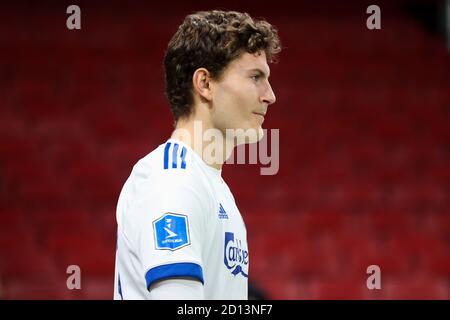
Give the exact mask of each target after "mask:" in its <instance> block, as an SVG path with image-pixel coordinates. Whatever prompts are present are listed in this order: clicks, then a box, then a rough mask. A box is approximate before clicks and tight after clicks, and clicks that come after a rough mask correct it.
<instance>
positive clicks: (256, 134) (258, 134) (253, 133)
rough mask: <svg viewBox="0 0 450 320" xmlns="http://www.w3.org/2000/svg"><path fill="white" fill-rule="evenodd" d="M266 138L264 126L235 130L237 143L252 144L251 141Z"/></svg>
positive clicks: (254, 141)
mask: <svg viewBox="0 0 450 320" xmlns="http://www.w3.org/2000/svg"><path fill="white" fill-rule="evenodd" d="M262 138H264V130H263V129H262V127H258V128H257V129H255V128H249V129H246V130H244V129H237V130H236V131H235V137H234V141H235V145H236V146H238V145H241V144H250V143H256V142H259V141H261V140H262Z"/></svg>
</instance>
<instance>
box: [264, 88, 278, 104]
mask: <svg viewBox="0 0 450 320" xmlns="http://www.w3.org/2000/svg"><path fill="white" fill-rule="evenodd" d="M261 98H262V102H264V103H267V104H272V103H274V102H275V101H277V98H276V97H275V93H274V92H273V90H272V87H271V86H270V84H268V86H267V90H266V91H265V92H264V95H263V96H262V97H261Z"/></svg>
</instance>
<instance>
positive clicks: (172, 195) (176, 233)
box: [129, 175, 209, 289]
mask: <svg viewBox="0 0 450 320" xmlns="http://www.w3.org/2000/svg"><path fill="white" fill-rule="evenodd" d="M195 182H196V181H195V180H194V179H192V178H189V177H186V176H183V175H166V176H164V177H163V179H160V178H158V179H155V181H153V182H152V183H145V184H144V186H141V188H140V189H141V190H140V191H139V196H138V198H137V199H136V200H138V201H137V202H136V205H135V206H134V208H133V210H132V215H131V226H130V229H129V230H132V233H133V239H134V241H135V248H136V252H137V255H138V256H139V260H140V261H141V264H142V265H141V270H142V277H144V278H145V283H146V287H147V289H149V288H150V286H151V285H152V284H154V283H155V282H157V281H160V280H165V279H172V278H179V277H182V278H186V277H187V278H193V279H195V280H198V281H200V282H201V283H202V284H203V283H204V277H203V269H204V264H203V257H202V254H203V247H204V245H205V234H206V233H207V229H206V227H207V225H206V216H207V211H208V210H209V208H208V202H207V200H205V199H204V197H202V194H201V193H202V191H201V188H200V187H199V186H198V183H197V184H196V183H195Z"/></svg>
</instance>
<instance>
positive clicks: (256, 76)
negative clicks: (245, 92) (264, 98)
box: [252, 75, 260, 81]
mask: <svg viewBox="0 0 450 320" xmlns="http://www.w3.org/2000/svg"><path fill="white" fill-rule="evenodd" d="M259 78H260V75H253V76H252V80H253V81H257V80H259Z"/></svg>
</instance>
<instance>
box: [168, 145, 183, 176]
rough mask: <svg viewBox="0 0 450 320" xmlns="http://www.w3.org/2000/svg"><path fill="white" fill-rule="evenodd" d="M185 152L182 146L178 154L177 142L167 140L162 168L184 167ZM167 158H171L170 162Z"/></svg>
mask: <svg viewBox="0 0 450 320" xmlns="http://www.w3.org/2000/svg"><path fill="white" fill-rule="evenodd" d="M186 152H187V150H186V148H185V147H182V148H181V152H180V154H178V143H174V144H172V143H171V142H167V143H166V146H165V147H164V170H165V169H169V168H174V169H175V168H181V169H186ZM169 158H171V160H172V161H171V162H170V161H169Z"/></svg>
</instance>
